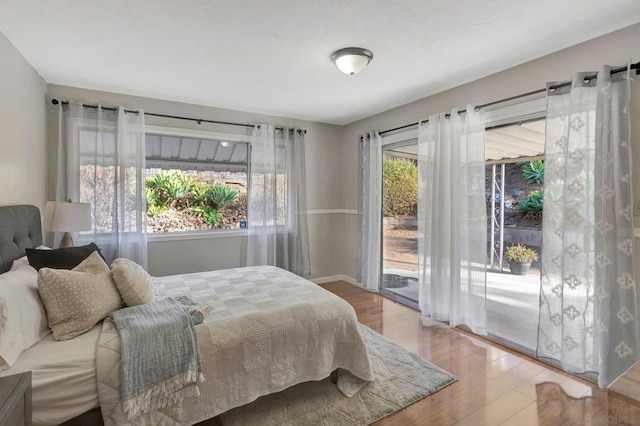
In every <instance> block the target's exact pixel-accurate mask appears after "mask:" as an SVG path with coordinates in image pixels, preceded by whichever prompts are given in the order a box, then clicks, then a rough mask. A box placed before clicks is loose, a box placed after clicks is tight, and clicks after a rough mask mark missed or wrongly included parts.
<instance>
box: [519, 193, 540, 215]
mask: <svg viewBox="0 0 640 426" xmlns="http://www.w3.org/2000/svg"><path fill="white" fill-rule="evenodd" d="M543 206H544V196H543V193H542V191H531V193H529V195H528V196H527V198H525V199H524V200H522V201H520V202H519V203H518V205H517V206H516V211H518V213H523V214H526V215H529V216H540V215H542V208H543Z"/></svg>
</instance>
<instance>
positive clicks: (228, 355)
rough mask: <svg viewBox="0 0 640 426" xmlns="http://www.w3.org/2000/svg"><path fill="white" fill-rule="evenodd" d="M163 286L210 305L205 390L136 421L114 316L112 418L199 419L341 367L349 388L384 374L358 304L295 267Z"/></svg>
mask: <svg viewBox="0 0 640 426" xmlns="http://www.w3.org/2000/svg"><path fill="white" fill-rule="evenodd" d="M154 287H155V288H154V293H155V295H156V297H158V298H161V297H166V296H175V295H187V296H189V297H191V298H192V299H194V300H196V301H198V302H203V303H206V304H207V305H208V309H207V310H206V313H205V318H204V321H203V323H202V324H199V325H197V326H196V332H197V334H198V340H199V344H200V351H201V353H202V372H203V375H204V377H205V381H204V383H201V384H200V385H199V388H200V397H199V398H186V399H185V400H183V401H181V402H179V403H178V404H176V405H173V406H171V407H167V408H162V409H160V410H157V411H152V412H151V413H146V414H143V415H140V416H138V417H136V418H135V419H134V420H133V421H129V420H128V419H127V417H126V415H125V414H124V411H123V408H122V402H121V401H120V374H119V371H120V369H119V364H120V338H119V335H118V333H117V330H116V329H115V327H114V326H113V323H112V322H110V321H105V322H104V327H103V329H102V333H101V335H100V339H99V342H98V349H97V354H96V357H97V377H98V397H99V399H100V408H101V410H102V416H103V419H104V422H105V425H106V426H112V425H113V426H115V425H119V426H122V425H138V426H159V425H163V426H182V425H192V424H195V423H198V422H200V421H202V420H205V419H209V418H212V417H214V416H216V415H218V414H220V413H223V412H225V411H227V410H229V409H231V408H235V407H239V406H241V405H245V404H248V403H249V402H251V401H254V400H255V399H257V398H258V397H260V396H262V395H267V394H269V393H274V392H279V391H281V390H283V389H286V388H288V387H290V386H293V385H296V384H298V383H302V382H305V381H312V380H322V379H324V378H326V377H328V376H329V374H330V373H331V372H332V371H334V370H336V369H337V370H338V374H337V381H336V385H337V389H339V390H340V391H342V392H343V393H344V394H345V395H346V396H351V395H353V394H354V393H355V392H357V391H358V390H359V389H360V388H361V387H362V386H363V385H364V384H365V383H367V382H368V381H371V380H373V378H374V376H373V370H372V368H371V364H370V361H369V356H368V354H367V348H366V346H365V344H364V342H363V340H362V337H361V336H360V332H359V331H358V326H357V324H358V322H357V319H356V314H355V311H354V310H353V307H352V306H351V305H349V303H347V302H346V301H345V300H344V299H341V298H339V297H337V296H335V295H334V294H332V293H330V292H328V291H326V290H324V289H323V288H321V287H319V286H317V285H316V284H313V283H312V282H310V281H307V280H305V279H303V278H300V277H298V276H296V275H294V274H292V273H290V272H287V271H284V270H282V269H279V268H274V267H270V266H254V267H249V268H237V269H227V270H221V271H211V272H202V273H196V274H186V275H175V276H169V277H161V278H156V279H154ZM345 399H346V397H345Z"/></svg>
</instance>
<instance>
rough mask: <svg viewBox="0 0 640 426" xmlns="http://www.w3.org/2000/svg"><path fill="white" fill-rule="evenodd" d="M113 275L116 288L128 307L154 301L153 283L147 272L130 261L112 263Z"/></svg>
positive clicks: (123, 260) (118, 260)
mask: <svg viewBox="0 0 640 426" xmlns="http://www.w3.org/2000/svg"><path fill="white" fill-rule="evenodd" d="M111 275H112V276H113V281H114V282H115V283H116V288H117V289H118V291H119V292H120V296H122V300H123V301H124V303H125V304H126V305H127V306H135V305H142V304H145V303H149V302H151V301H153V281H152V279H151V276H150V275H149V274H147V271H145V270H144V268H143V267H142V266H140V265H138V264H137V263H136V262H134V261H132V260H129V259H116V260H114V261H113V263H111Z"/></svg>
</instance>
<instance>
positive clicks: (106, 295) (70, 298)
mask: <svg viewBox="0 0 640 426" xmlns="http://www.w3.org/2000/svg"><path fill="white" fill-rule="evenodd" d="M38 291H39V292H40V298H41V299H42V303H43V304H44V307H45V309H46V311H47V318H48V320H49V327H50V328H51V330H52V331H53V337H54V338H55V339H56V340H68V339H73V338H74V337H76V336H79V335H81V334H82V333H85V332H87V331H89V330H90V329H91V328H92V327H93V326H94V325H96V324H97V323H98V322H99V321H101V320H103V319H104V318H105V317H106V316H107V315H109V314H110V313H111V312H113V311H115V310H118V309H120V308H121V307H122V299H120V294H119V293H118V290H117V289H116V286H115V285H114V284H113V280H112V279H111V271H109V267H108V266H107V264H106V263H105V262H104V260H103V259H102V257H100V254H99V253H98V252H97V251H94V252H93V253H91V254H90V255H89V257H87V258H86V259H85V260H83V261H82V263H80V264H79V265H78V266H76V267H75V268H73V269H72V270H70V271H68V270H64V269H52V268H42V269H41V270H40V273H39V274H38Z"/></svg>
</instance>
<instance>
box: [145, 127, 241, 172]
mask: <svg viewBox="0 0 640 426" xmlns="http://www.w3.org/2000/svg"><path fill="white" fill-rule="evenodd" d="M146 151H147V152H146V157H147V168H158V169H181V170H215V171H216V172H224V171H229V172H240V171H247V155H248V144H247V143H245V142H228V141H223V140H213V139H196V138H183V137H177V136H165V135H154V134H149V133H148V134H147V135H146Z"/></svg>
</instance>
